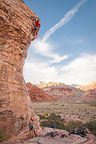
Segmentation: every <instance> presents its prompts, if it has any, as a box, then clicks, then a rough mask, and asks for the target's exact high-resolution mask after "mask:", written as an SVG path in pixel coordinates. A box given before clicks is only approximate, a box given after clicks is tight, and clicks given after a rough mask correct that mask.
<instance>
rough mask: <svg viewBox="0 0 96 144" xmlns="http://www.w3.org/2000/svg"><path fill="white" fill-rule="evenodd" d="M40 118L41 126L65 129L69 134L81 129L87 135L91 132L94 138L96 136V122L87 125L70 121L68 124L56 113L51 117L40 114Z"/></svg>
mask: <svg viewBox="0 0 96 144" xmlns="http://www.w3.org/2000/svg"><path fill="white" fill-rule="evenodd" d="M38 116H39V117H40V125H41V126H44V127H52V128H56V129H63V130H67V131H69V132H71V131H74V130H76V129H78V128H80V127H81V128H82V129H84V130H85V131H86V133H89V132H90V133H92V134H93V135H94V136H96V120H94V121H90V122H86V123H85V124H84V123H83V122H75V121H69V122H68V123H66V121H65V120H64V119H62V118H61V116H60V115H56V114H55V113H51V114H50V115H48V114H47V113H45V112H44V114H39V115H38Z"/></svg>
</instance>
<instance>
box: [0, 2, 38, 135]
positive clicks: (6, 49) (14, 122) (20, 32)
mask: <svg viewBox="0 0 96 144" xmlns="http://www.w3.org/2000/svg"><path fill="white" fill-rule="evenodd" d="M35 19H38V17H37V16H36V14H35V13H34V12H33V11H31V10H30V9H29V8H28V7H27V6H26V5H25V3H24V2H22V1H21V0H0V130H4V131H5V132H6V135H7V136H9V137H11V136H12V135H17V134H18V133H19V132H20V130H22V128H23V127H24V126H26V123H27V120H28V118H29V115H31V113H32V110H31V109H30V98H29V96H28V92H27V89H26V85H25V81H24V78H23V65H24V61H25V58H26V56H27V49H28V47H29V45H30V43H31V40H34V39H35V38H36V37H37V34H38V33H35V31H34V21H35Z"/></svg>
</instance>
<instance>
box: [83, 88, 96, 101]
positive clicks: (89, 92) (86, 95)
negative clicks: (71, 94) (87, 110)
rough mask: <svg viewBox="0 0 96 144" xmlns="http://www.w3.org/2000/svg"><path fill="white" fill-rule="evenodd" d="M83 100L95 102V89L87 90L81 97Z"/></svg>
mask: <svg viewBox="0 0 96 144" xmlns="http://www.w3.org/2000/svg"><path fill="white" fill-rule="evenodd" d="M82 98H83V99H88V100H90V99H91V100H95V101H96V89H91V90H87V91H86V92H85V93H84V94H83V95H82Z"/></svg>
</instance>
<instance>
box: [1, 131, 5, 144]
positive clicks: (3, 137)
mask: <svg viewBox="0 0 96 144" xmlns="http://www.w3.org/2000/svg"><path fill="white" fill-rule="evenodd" d="M4 140H6V135H5V133H4V131H3V130H2V129H0V142H2V141H4Z"/></svg>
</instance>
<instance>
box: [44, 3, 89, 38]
mask: <svg viewBox="0 0 96 144" xmlns="http://www.w3.org/2000/svg"><path fill="white" fill-rule="evenodd" d="M86 1H87V0H81V1H80V2H79V3H78V4H77V5H76V6H75V7H73V8H72V9H71V10H70V11H68V12H67V13H66V14H65V15H64V17H63V18H62V19H61V20H60V21H59V22H58V23H57V24H55V25H54V26H53V27H52V28H50V29H49V30H48V31H47V32H46V33H45V34H44V36H43V39H42V40H43V41H47V40H48V39H49V37H50V36H51V35H52V34H53V33H54V32H55V31H56V30H57V29H59V28H60V27H62V26H63V25H64V24H66V23H67V22H69V21H70V20H71V19H72V18H73V16H74V15H75V14H76V13H77V12H78V10H79V8H80V6H82V5H83V4H84V3H85V2H86Z"/></svg>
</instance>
